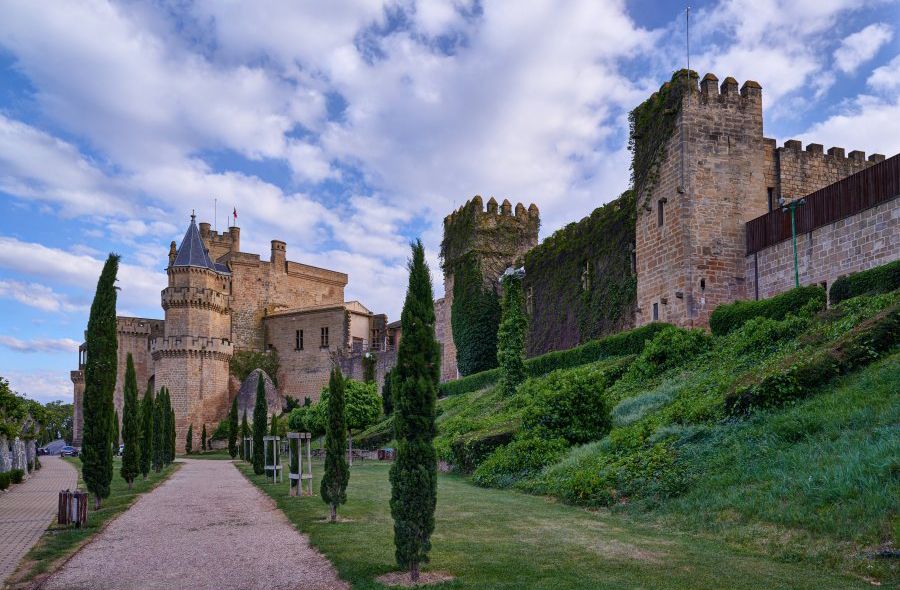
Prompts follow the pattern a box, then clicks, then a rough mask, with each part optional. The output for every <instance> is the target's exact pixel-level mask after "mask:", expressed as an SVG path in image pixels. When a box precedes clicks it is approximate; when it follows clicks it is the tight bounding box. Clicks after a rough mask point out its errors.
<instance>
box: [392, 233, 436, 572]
mask: <svg viewBox="0 0 900 590" xmlns="http://www.w3.org/2000/svg"><path fill="white" fill-rule="evenodd" d="M434 322H435V318H434V298H433V296H432V291H431V277H430V275H429V271H428V265H427V264H425V248H424V247H423V246H422V242H421V240H417V241H416V242H415V243H414V244H413V245H412V260H411V261H410V264H409V288H408V289H407V291H406V301H405V302H404V304H403V312H402V314H401V316H400V323H401V330H402V333H403V338H401V339H400V347H399V350H398V351H397V366H396V367H395V368H394V371H393V378H392V384H391V389H392V390H393V392H394V436H395V438H396V440H397V458H396V459H395V461H394V463H393V465H392V466H391V474H390V479H391V516H392V517H393V518H394V546H395V548H396V551H395V556H396V559H397V565H399V566H400V567H401V568H404V569H408V570H409V576H410V580H411V581H412V582H413V583H416V582H418V580H419V566H420V565H421V564H423V563H427V562H428V552H429V550H430V549H431V533H432V532H434V509H435V506H436V504H437V455H436V453H435V450H434V434H435V425H434V417H435V416H434V411H435V402H436V399H437V389H438V378H439V375H440V348H439V345H438V343H437V341H436V340H435V338H434Z"/></svg>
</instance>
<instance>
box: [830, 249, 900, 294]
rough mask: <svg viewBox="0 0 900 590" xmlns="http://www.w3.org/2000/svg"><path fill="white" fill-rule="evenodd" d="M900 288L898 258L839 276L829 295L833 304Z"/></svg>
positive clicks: (899, 264)
mask: <svg viewBox="0 0 900 590" xmlns="http://www.w3.org/2000/svg"><path fill="white" fill-rule="evenodd" d="M895 289H900V260H895V261H893V262H889V263H888V264H882V265H881V266H876V267H875V268H871V269H869V270H864V271H862V272H855V273H852V274H849V275H847V276H845V277H841V278H839V279H838V280H836V281H835V282H834V283H832V285H831V290H830V291H829V297H830V298H831V304H832V305H835V304H837V303H840V302H841V301H843V300H845V299H850V298H851V297H856V296H858V295H875V294H878V293H888V292H890V291H893V290H895Z"/></svg>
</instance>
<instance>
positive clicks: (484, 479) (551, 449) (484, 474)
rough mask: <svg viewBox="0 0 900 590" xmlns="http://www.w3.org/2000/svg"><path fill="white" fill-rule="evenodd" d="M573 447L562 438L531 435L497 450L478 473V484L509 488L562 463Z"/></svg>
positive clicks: (473, 479) (480, 466) (476, 481)
mask: <svg viewBox="0 0 900 590" xmlns="http://www.w3.org/2000/svg"><path fill="white" fill-rule="evenodd" d="M568 448H569V445H568V444H567V443H566V441H565V439H562V438H543V437H538V436H529V437H525V438H519V439H516V440H514V441H513V442H511V443H509V444H508V445H506V446H504V447H500V448H498V449H496V450H495V451H494V452H493V453H491V455H490V456H488V457H487V458H486V459H485V460H484V461H483V462H482V463H481V465H479V466H478V468H477V469H476V470H475V473H474V475H473V477H472V481H474V482H475V483H476V484H477V485H480V486H484V487H494V488H505V487H509V486H511V485H513V484H514V483H516V482H517V481H519V480H520V479H524V478H526V477H529V476H531V475H534V474H536V473H538V472H539V471H540V470H541V469H543V468H544V467H545V466H547V465H550V464H552V463H555V462H556V461H558V460H559V459H560V458H561V457H562V456H563V455H564V454H565V453H566V451H567V450H568Z"/></svg>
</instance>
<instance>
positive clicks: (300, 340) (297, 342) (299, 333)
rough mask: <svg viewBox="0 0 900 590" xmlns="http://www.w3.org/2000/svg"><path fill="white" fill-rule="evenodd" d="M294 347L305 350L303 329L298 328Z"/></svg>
mask: <svg viewBox="0 0 900 590" xmlns="http://www.w3.org/2000/svg"><path fill="white" fill-rule="evenodd" d="M294 339H295V342H294V348H295V349H296V350H303V330H297V334H296V335H295V336H294Z"/></svg>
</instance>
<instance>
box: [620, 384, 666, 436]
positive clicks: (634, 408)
mask: <svg viewBox="0 0 900 590" xmlns="http://www.w3.org/2000/svg"><path fill="white" fill-rule="evenodd" d="M677 389H678V384H677V383H676V382H674V381H666V382H664V383H663V384H662V385H660V386H659V387H656V388H655V389H652V390H650V391H648V392H647V393H642V394H640V395H637V396H635V397H629V398H626V399H623V400H622V401H621V402H619V404H618V405H617V406H616V407H615V408H613V411H612V421H613V424H614V425H615V426H616V427H622V426H628V425H629V424H632V423H634V422H637V421H638V420H640V419H641V418H643V417H644V416H646V415H647V414H649V413H650V412H653V411H654V410H658V409H659V408H661V407H662V406H664V405H666V404H667V403H669V401H670V400H671V399H672V395H673V394H674V393H675V391H676V390H677Z"/></svg>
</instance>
